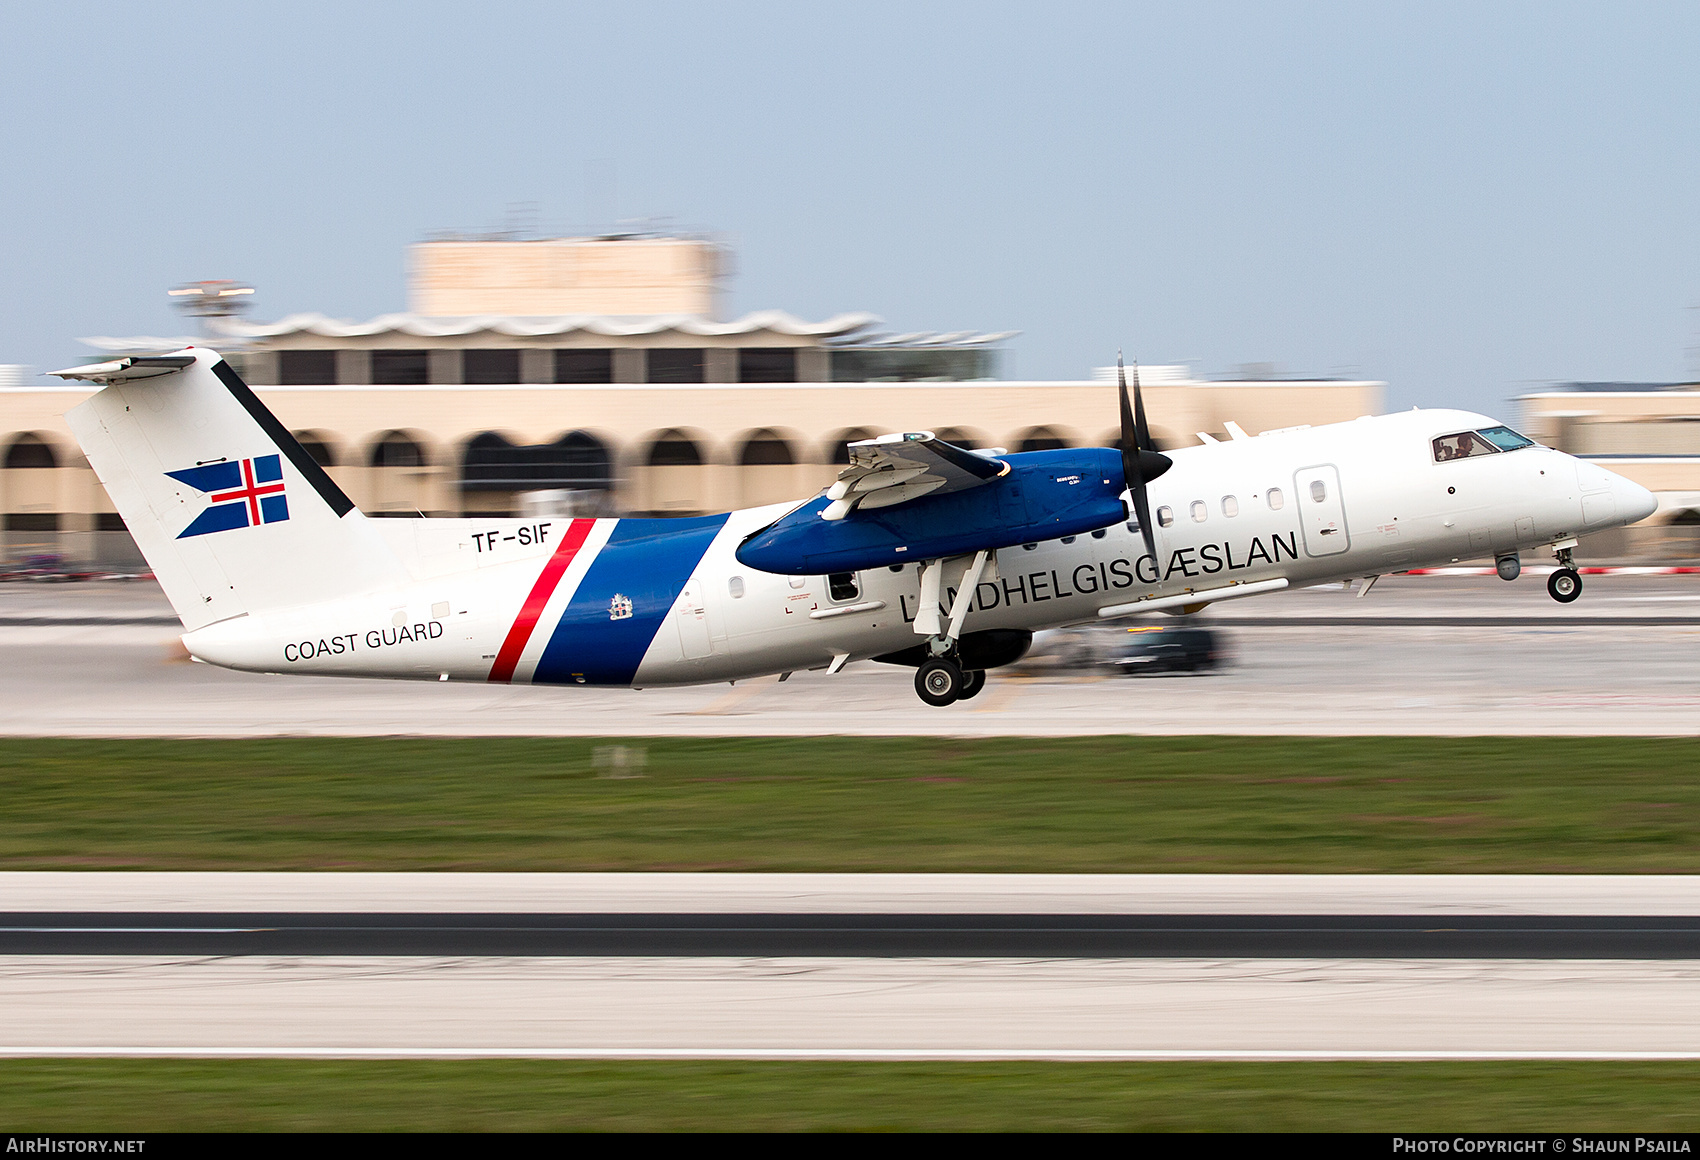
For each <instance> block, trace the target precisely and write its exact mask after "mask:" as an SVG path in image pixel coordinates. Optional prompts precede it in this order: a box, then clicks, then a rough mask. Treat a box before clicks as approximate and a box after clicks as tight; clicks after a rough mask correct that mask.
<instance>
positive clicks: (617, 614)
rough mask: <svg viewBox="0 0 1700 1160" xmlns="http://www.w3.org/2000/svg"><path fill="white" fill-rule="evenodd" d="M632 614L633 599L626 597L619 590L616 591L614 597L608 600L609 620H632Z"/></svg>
mask: <svg viewBox="0 0 1700 1160" xmlns="http://www.w3.org/2000/svg"><path fill="white" fill-rule="evenodd" d="M631 616H632V602H631V600H630V599H629V598H627V597H625V596H621V595H620V594H619V593H618V592H616V593H614V599H612V600H610V601H609V602H608V619H609V620H630V619H631Z"/></svg>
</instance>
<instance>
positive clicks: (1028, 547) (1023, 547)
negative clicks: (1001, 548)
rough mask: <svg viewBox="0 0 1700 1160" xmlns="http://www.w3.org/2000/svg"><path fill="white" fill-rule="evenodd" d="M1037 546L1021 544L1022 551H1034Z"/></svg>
mask: <svg viewBox="0 0 1700 1160" xmlns="http://www.w3.org/2000/svg"><path fill="white" fill-rule="evenodd" d="M1038 547H1039V545H1038V544H1023V545H1021V550H1022V551H1023V552H1032V551H1035V550H1036V549H1037V548H1038Z"/></svg>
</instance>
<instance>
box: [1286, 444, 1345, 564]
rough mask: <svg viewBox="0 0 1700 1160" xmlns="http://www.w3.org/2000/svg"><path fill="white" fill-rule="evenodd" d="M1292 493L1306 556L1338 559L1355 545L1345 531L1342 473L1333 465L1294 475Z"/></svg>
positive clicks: (1302, 471) (1306, 469)
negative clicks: (1297, 506) (1296, 506)
mask: <svg viewBox="0 0 1700 1160" xmlns="http://www.w3.org/2000/svg"><path fill="white" fill-rule="evenodd" d="M1293 493H1294V499H1295V500H1296V501H1297V502H1298V505H1299V523H1300V526H1302V527H1303V528H1304V536H1305V551H1306V552H1307V553H1309V554H1310V555H1312V556H1337V555H1339V554H1340V553H1341V552H1344V551H1345V550H1346V549H1347V548H1350V547H1351V546H1352V543H1351V538H1350V537H1349V536H1348V535H1347V532H1346V506H1345V501H1344V500H1342V499H1341V497H1340V472H1339V471H1338V470H1336V469H1335V468H1334V466H1333V465H1332V464H1323V465H1322V466H1319V467H1305V468H1301V469H1300V470H1299V471H1297V472H1294V474H1293Z"/></svg>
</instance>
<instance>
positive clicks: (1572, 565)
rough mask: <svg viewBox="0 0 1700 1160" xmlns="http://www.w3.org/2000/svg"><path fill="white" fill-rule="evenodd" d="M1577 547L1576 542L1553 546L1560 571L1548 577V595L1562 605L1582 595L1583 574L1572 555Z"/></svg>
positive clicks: (1570, 541)
mask: <svg viewBox="0 0 1700 1160" xmlns="http://www.w3.org/2000/svg"><path fill="white" fill-rule="evenodd" d="M1575 547H1576V541H1575V540H1568V541H1566V542H1565V543H1564V544H1562V545H1559V544H1554V545H1553V549H1552V554H1553V555H1554V556H1555V557H1557V559H1558V571H1556V572H1554V573H1553V574H1552V575H1551V576H1548V577H1547V595H1548V596H1551V597H1552V598H1553V599H1554V600H1556V601H1558V602H1559V603H1560V604H1569V603H1570V602H1571V601H1573V600H1575V599H1576V598H1577V597H1578V596H1580V595H1582V574H1581V573H1580V572H1578V571H1577V570H1576V560H1575V557H1574V556H1572V555H1571V552H1572V551H1573V550H1574V549H1575Z"/></svg>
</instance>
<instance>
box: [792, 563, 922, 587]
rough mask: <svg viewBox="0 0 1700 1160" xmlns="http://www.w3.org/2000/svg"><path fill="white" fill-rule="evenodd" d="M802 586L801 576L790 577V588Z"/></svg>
mask: <svg viewBox="0 0 1700 1160" xmlns="http://www.w3.org/2000/svg"><path fill="white" fill-rule="evenodd" d="M898 567H899V568H901V567H903V565H901V564H899V565H898ZM802 586H803V578H802V577H801V576H793V577H791V587H793V588H801V587H802Z"/></svg>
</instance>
